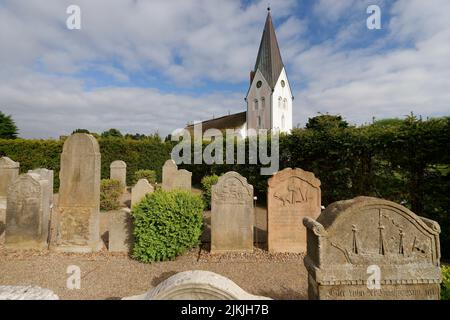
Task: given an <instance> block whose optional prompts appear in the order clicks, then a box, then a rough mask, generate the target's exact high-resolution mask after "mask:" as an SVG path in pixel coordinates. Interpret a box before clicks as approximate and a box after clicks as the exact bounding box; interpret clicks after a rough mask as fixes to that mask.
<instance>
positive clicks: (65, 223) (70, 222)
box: [57, 133, 101, 252]
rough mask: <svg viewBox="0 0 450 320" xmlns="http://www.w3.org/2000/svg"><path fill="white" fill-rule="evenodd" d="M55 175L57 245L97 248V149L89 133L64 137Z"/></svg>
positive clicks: (62, 248)
mask: <svg viewBox="0 0 450 320" xmlns="http://www.w3.org/2000/svg"><path fill="white" fill-rule="evenodd" d="M59 179H60V189H59V203H58V214H59V217H58V234H57V245H58V248H57V249H58V250H60V251H69V252H91V251H97V250H99V249H100V248H101V240H100V230H99V212H100V151H99V146H98V143H97V140H96V139H95V138H94V137H93V136H91V135H89V134H85V133H76V134H74V135H72V136H70V137H69V138H68V139H67V140H66V142H65V143H64V147H63V152H62V154H61V171H60V173H59Z"/></svg>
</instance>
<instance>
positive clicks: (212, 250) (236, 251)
mask: <svg viewBox="0 0 450 320" xmlns="http://www.w3.org/2000/svg"><path fill="white" fill-rule="evenodd" d="M210 253H211V254H225V253H253V248H252V249H236V250H231V249H230V250H228V249H211V250H210Z"/></svg>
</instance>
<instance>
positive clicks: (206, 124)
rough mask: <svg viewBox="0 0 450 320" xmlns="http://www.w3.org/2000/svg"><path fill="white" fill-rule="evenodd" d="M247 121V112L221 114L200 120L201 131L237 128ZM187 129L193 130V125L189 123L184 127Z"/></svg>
mask: <svg viewBox="0 0 450 320" xmlns="http://www.w3.org/2000/svg"><path fill="white" fill-rule="evenodd" d="M246 122H247V112H246V111H244V112H239V113H235V114H231V115H228V116H223V117H220V118H215V119H210V120H206V121H202V132H205V131H206V130H208V129H218V130H225V129H239V128H241V127H242V126H243V125H244V124H245V123H246ZM186 129H187V130H189V131H193V130H194V125H189V126H187V127H186Z"/></svg>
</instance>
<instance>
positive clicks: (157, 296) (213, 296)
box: [122, 270, 271, 300]
mask: <svg viewBox="0 0 450 320" xmlns="http://www.w3.org/2000/svg"><path fill="white" fill-rule="evenodd" d="M122 300H271V299H270V298H266V297H261V296H254V295H252V294H249V293H248V292H245V291H244V290H242V288H240V287H239V286H238V285H237V284H236V283H234V282H233V281H231V280H230V279H228V278H225V277H223V276H221V275H219V274H217V273H214V272H210V271H202V270H194V271H184V272H180V273H177V274H175V275H173V276H172V277H170V278H169V279H167V280H165V281H163V282H161V283H160V284H159V285H158V286H157V287H155V288H154V289H152V290H150V291H149V292H147V293H146V294H143V295H138V296H133V297H127V298H124V299H122Z"/></svg>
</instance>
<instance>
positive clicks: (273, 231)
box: [268, 168, 321, 253]
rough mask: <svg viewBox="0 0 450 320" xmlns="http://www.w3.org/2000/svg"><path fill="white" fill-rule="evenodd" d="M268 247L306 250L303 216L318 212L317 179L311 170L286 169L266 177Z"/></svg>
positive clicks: (319, 204) (319, 197) (289, 250)
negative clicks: (267, 179) (267, 178)
mask: <svg viewBox="0 0 450 320" xmlns="http://www.w3.org/2000/svg"><path fill="white" fill-rule="evenodd" d="M268 184H269V187H268V248H269V251H270V252H295V253H299V252H304V251H306V229H305V227H304V226H303V223H302V220H303V218H304V217H311V218H317V217H318V216H319V214H320V211H321V190H320V181H319V179H317V178H316V177H315V176H314V174H313V173H311V172H307V171H303V170H302V169H297V168H296V169H291V168H287V169H284V170H283V171H280V172H278V173H276V174H275V175H274V176H273V177H272V178H270V179H269V182H268Z"/></svg>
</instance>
